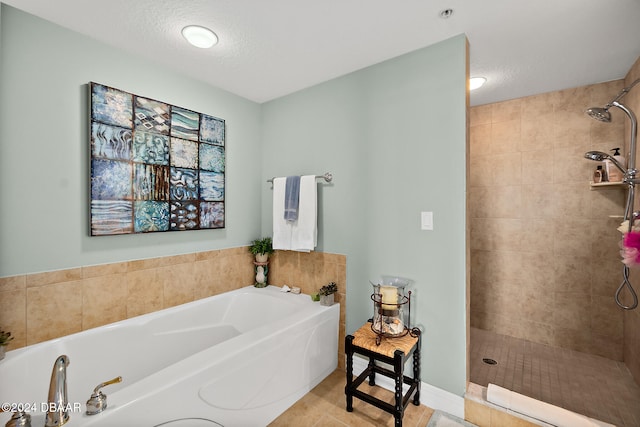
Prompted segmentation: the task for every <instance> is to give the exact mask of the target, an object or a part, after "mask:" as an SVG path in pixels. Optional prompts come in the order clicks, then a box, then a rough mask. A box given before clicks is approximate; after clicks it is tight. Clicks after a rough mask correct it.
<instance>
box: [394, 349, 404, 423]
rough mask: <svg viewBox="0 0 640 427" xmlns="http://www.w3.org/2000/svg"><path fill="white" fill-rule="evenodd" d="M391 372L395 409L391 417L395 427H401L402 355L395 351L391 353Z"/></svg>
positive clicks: (402, 413)
mask: <svg viewBox="0 0 640 427" xmlns="http://www.w3.org/2000/svg"><path fill="white" fill-rule="evenodd" d="M393 372H394V374H395V383H396V387H395V408H394V411H393V417H394V418H395V427H402V416H403V415H404V406H403V405H402V383H403V378H404V353H403V352H402V351H400V350H396V351H395V352H394V353H393Z"/></svg>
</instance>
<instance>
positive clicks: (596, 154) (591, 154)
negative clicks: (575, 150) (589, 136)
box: [584, 151, 611, 162]
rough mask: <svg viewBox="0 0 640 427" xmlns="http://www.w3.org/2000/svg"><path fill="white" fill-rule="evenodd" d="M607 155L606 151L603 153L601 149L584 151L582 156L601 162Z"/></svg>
mask: <svg viewBox="0 0 640 427" xmlns="http://www.w3.org/2000/svg"><path fill="white" fill-rule="evenodd" d="M608 157H611V156H609V155H608V154H607V153H603V152H602V151H587V152H586V153H584V158H585V159H589V160H594V161H596V162H602V161H603V160H605V159H607V158H608Z"/></svg>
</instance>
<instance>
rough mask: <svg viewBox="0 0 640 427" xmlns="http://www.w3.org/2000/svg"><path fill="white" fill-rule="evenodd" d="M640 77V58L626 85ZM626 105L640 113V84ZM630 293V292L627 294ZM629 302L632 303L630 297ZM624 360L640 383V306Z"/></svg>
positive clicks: (631, 318) (639, 202) (636, 279)
mask: <svg viewBox="0 0 640 427" xmlns="http://www.w3.org/2000/svg"><path fill="white" fill-rule="evenodd" d="M639 78H640V58H639V59H638V60H637V61H636V63H635V64H634V66H633V67H631V70H630V71H629V73H628V74H627V77H626V79H625V86H628V85H630V84H631V83H633V82H634V81H635V80H637V79H639ZM623 102H624V105H626V106H627V107H629V108H631V110H633V111H635V114H636V115H639V114H640V85H639V86H636V87H635V89H633V90H632V91H631V92H629V94H628V95H627V96H626V97H625V98H624V100H623ZM629 122H630V121H629V120H627V121H626V122H625V124H626V126H627V128H626V133H625V135H629V132H630V126H629ZM639 160H640V158H638V156H637V153H636V168H637V167H638V161H639ZM635 209H636V210H638V209H640V195H638V194H636V204H635ZM631 283H633V284H634V286H635V289H636V291H637V292H638V291H640V269H632V270H631ZM626 295H628V294H626ZM626 303H627V304H629V303H631V299H630V298H629V299H628V300H627V301H626ZM624 362H625V364H626V365H627V366H628V367H629V370H630V371H631V373H632V374H633V377H634V379H635V380H636V382H637V383H638V384H640V308H637V309H635V310H631V311H627V312H625V319H624Z"/></svg>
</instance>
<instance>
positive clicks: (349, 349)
mask: <svg viewBox="0 0 640 427" xmlns="http://www.w3.org/2000/svg"><path fill="white" fill-rule="evenodd" d="M344 341H345V342H344V348H345V353H346V355H347V385H346V386H345V388H344V393H345V395H346V396H347V412H353V390H351V388H352V385H353V335H347V336H346V338H345V340H344Z"/></svg>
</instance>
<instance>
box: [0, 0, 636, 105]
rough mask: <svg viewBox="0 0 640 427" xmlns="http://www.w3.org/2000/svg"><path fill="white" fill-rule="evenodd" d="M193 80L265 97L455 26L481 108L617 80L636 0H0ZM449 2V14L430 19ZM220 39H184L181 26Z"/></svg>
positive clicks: (631, 57)
mask: <svg viewBox="0 0 640 427" xmlns="http://www.w3.org/2000/svg"><path fill="white" fill-rule="evenodd" d="M4 3H6V4H9V5H11V6H14V7H16V8H18V9H21V10H24V11H26V12H29V13H32V14H34V15H37V16H40V17H42V18H44V19H47V20H49V21H52V22H55V23H57V24H59V25H62V26H64V27H67V28H69V29H72V30H75V31H77V32H80V33H83V34H86V35H89V36H91V37H93V38H95V39H97V40H100V41H102V42H104V43H106V44H109V45H113V46H116V47H119V48H121V49H123V50H126V51H129V52H132V53H136V54H138V55H141V56H144V57H147V58H149V59H151V60H153V61H157V62H159V63H162V64H164V65H166V66H167V67H169V68H172V69H175V70H178V71H180V72H181V73H184V74H186V75H189V76H191V77H193V78H196V79H198V80H201V81H204V82H207V83H210V84H211V85H214V86H217V87H219V88H222V89H225V90H228V91H229V92H232V93H235V94H237V95H240V96H243V97H245V98H248V99H251V100H253V101H256V102H265V101H268V100H271V99H274V98H277V97H280V96H283V95H286V94H289V93H292V92H295V91H298V90H300V89H303V88H306V87H309V86H312V85H315V84H317V83H320V82H323V81H326V80H329V79H332V78H335V77H338V76H341V75H344V74H347V73H349V72H352V71H355V70H358V69H361V68H364V67H366V66H369V65H372V64H375V63H378V62H381V61H384V60H386V59H389V58H393V57H395V56H398V55H401V54H403V53H407V52H410V51H412V50H415V49H419V48H422V47H426V46H429V45H431V44H434V43H437V42H439V41H441V40H444V39H447V38H449V37H452V36H455V35H458V34H460V33H465V34H466V35H467V38H468V40H469V45H470V73H471V75H472V76H485V77H487V78H488V82H487V84H486V85H485V86H484V87H482V88H480V89H478V90H477V91H474V92H472V93H471V104H472V105H481V104H486V103H490V102H496V101H502V100H506V99H512V98H517V97H521V96H527V95H532V94H537V93H543V92H548V91H553V90H559V89H566V88H570V87H576V86H582V85H586V84H592V83H599V82H603V81H608V80H615V79H619V78H623V77H624V76H625V74H626V73H627V71H628V70H629V68H631V66H632V65H633V63H634V62H635V60H636V59H637V58H638V56H640V24H639V22H640V0H608V1H595V0H534V1H531V0H528V1H527V0H484V1H480V0H447V1H445V0H396V1H383V0H321V1H318V0H315V1H311V0H269V1H266V0H233V1H231V0H226V1H223V0H135V1H132V0H108V1H105V0H100V1H98V0H55V1H52V0H6V1H4ZM447 8H451V9H453V11H454V12H453V15H452V16H451V17H450V18H448V19H442V18H440V16H439V15H440V11H442V10H444V9H447ZM188 24H197V25H202V26H206V27H209V28H211V29H212V30H213V31H215V32H216V33H217V35H218V36H219V38H220V43H219V44H218V45H216V46H214V47H213V48H211V49H208V50H202V49H198V48H195V47H192V46H190V45H188V44H187V43H186V42H185V41H184V39H183V38H182V36H181V34H180V30H181V29H182V27H184V26H185V25H188Z"/></svg>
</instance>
